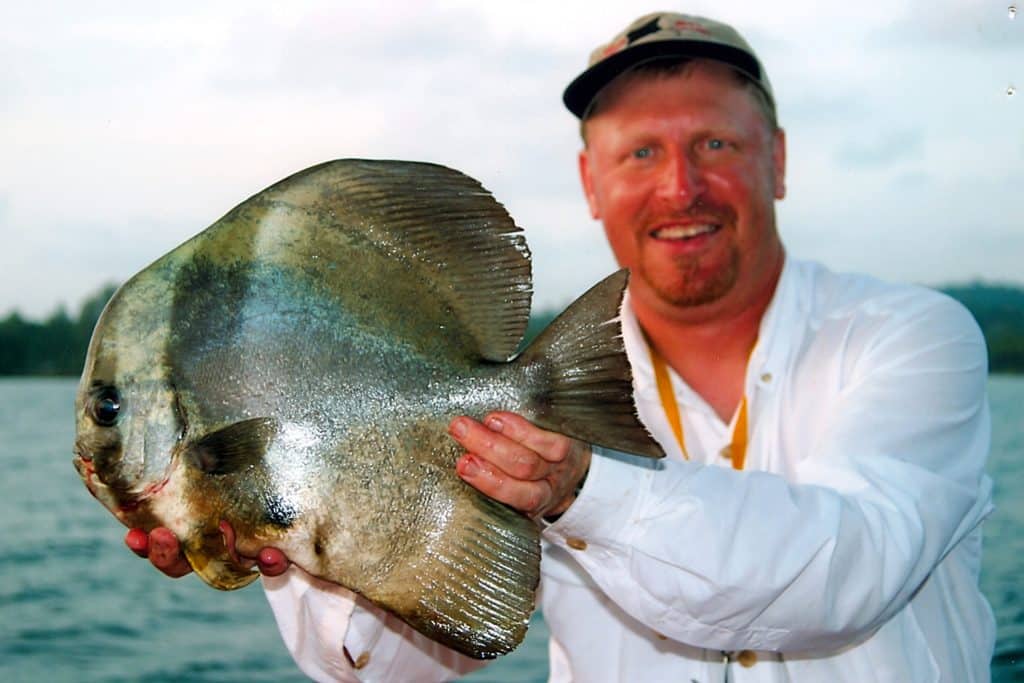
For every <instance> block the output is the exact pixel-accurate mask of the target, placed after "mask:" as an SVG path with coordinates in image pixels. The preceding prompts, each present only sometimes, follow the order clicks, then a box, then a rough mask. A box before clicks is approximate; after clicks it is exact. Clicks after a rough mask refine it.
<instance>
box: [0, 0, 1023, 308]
mask: <svg viewBox="0 0 1024 683" xmlns="http://www.w3.org/2000/svg"><path fill="white" fill-rule="evenodd" d="M8 4H10V5H14V3H8ZM686 8H687V10H688V11H691V12H693V13H698V14H706V15H708V16H715V17H718V18H721V19H723V20H726V21H729V22H732V23H734V24H735V25H736V26H737V27H738V28H739V29H740V30H741V31H742V32H743V33H744V34H745V35H746V36H747V37H748V39H749V40H750V42H751V43H752V44H753V45H754V46H755V47H756V48H757V49H758V51H759V53H760V55H761V57H762V60H763V61H764V62H765V64H766V66H767V69H768V72H769V74H770V76H771V79H772V82H773V85H774V87H775V90H776V94H777V96H778V100H779V110H780V115H781V120H782V123H783V125H784V126H785V127H786V129H787V134H788V144H789V170H788V182H787V184H788V187H789V195H788V197H787V199H786V200H785V201H783V202H782V203H780V205H779V214H780V224H781V229H782V232H783V236H784V239H785V241H786V243H787V245H788V248H789V251H790V253H792V254H794V255H798V256H806V257H813V258H819V259H821V260H823V261H824V262H826V263H828V264H829V265H831V266H832V267H834V268H837V269H854V270H863V271H867V272H870V273H873V274H876V275H879V276H882V277H887V278H893V279H901V280H913V281H920V282H926V283H940V282H948V281H963V280H967V279H972V278H979V277H980V278H986V279H994V280H1011V281H1017V282H1020V281H1021V280H1022V279H1024V278H1022V276H1021V274H1020V273H1021V268H1020V265H1019V262H1020V260H1021V257H1024V218H1022V216H1024V188H1022V184H1024V173H1022V171H1024V93H1018V95H1016V96H1014V97H1008V96H1007V95H1006V94H1005V91H1006V87H1007V86H1008V85H1010V84H1011V83H1016V84H1017V87H1019V88H1021V87H1024V19H1021V18H1018V19H1017V20H1015V21H1010V20H1009V19H1008V16H1007V12H1006V7H1005V5H1002V4H1000V3H997V2H992V1H990V0H985V1H982V0H938V1H936V2H928V3H925V2H922V1H920V0H912V1H908V0H904V1H902V2H884V1H882V0H865V1H864V2H860V3H817V2H810V1H808V2H779V3H774V2H773V3H766V2H758V1H753V0H752V1H749V2H722V1H718V2H709V1H699V2H692V3H688V4H687V6H686ZM642 11H644V10H643V9H642V8H638V6H637V5H636V4H635V3H633V2H627V1H625V0H622V1H615V2H605V3H595V2H587V1H585V0H576V1H571V2H559V3H553V2H534V1H525V2H516V3H487V4H484V3H481V2H478V1H470V0H463V1H454V0H448V1H442V0H436V1H428V0H423V1H420V2H415V1H412V0H408V1H406V2H390V3H369V2H367V3H340V2H307V1H297V2H291V3H280V2H256V1H250V2H242V1H240V0H239V1H234V2H227V1H224V2H217V3H201V2H175V3H170V2H155V3H123V2H82V1H77V2H76V1H72V0H66V1H64V2H61V1H58V0H50V1H48V2H47V1H44V2H35V3H31V4H29V3H19V4H18V5H17V6H13V7H5V8H4V9H2V10H0V62H2V63H3V64H4V65H5V68H4V69H2V70H0V150H2V151H0V156H2V159H3V160H2V162H0V236H2V237H3V245H4V247H3V249H0V316H2V315H4V314H5V313H6V312H7V311H9V310H11V309H13V308H18V309H19V310H20V311H21V312H22V313H24V314H28V315H32V316H42V315H45V314H47V313H49V312H50V311H52V310H53V309H54V307H55V306H56V305H57V303H58V302H64V303H66V304H68V305H69V306H72V307H73V306H77V304H78V303H79V302H80V301H81V300H82V299H84V298H85V297H86V296H88V295H89V294H91V293H92V292H94V291H95V290H96V289H97V288H98V287H99V286H100V285H101V284H103V283H106V282H109V281H120V280H123V279H125V278H126V277H128V276H130V275H131V274H132V273H133V272H135V271H137V270H139V269H140V268H142V267H144V266H145V265H146V264H148V263H149V262H151V261H152V260H154V259H155V258H157V257H158V256H160V255H161V254H162V253H164V252H165V251H167V250H169V249H171V248H173V247H174V246H176V245H177V244H178V243H180V242H181V241H183V240H185V239H186V238H188V237H189V236H191V235H192V234H194V233H196V232H198V231H199V230H201V229H203V228H204V227H206V226H207V225H209V224H210V223H212V222H213V221H215V220H216V219H217V218H219V217H220V216H221V215H222V214H223V213H225V212H226V211H227V210H228V209H230V208H231V207H232V206H234V205H235V204H237V203H238V202H240V201H242V200H243V199H245V198H246V197H248V196H249V195H251V194H253V193H255V192H257V191H259V190H260V189H262V188H263V187H266V186H267V185H270V184H271V183H273V182H274V181H276V180H278V179H280V178H282V177H284V176H286V175H288V174H290V173H292V172H294V171H297V170H299V169H301V168H304V167H306V166H309V165H311V164H314V163H318V162H321V161H324V160H326V159H330V158H337V157H343V156H366V157H375V158H405V159H421V160H428V161H436V162H440V163H445V164H447V165H450V166H453V167H455V168H458V169H460V170H462V171H464V172H466V173H469V174H470V175H472V176H474V177H476V178H478V179H479V180H481V182H483V183H484V185H485V186H486V187H488V188H489V189H490V190H491V191H492V192H493V193H494V194H495V196H496V197H497V198H498V199H499V201H501V202H502V203H504V204H505V205H506V206H507V207H508V209H509V211H510V213H511V214H512V215H513V216H514V217H515V218H516V220H517V222H518V223H519V224H520V225H522V226H523V227H524V228H525V229H526V231H527V239H528V240H529V242H530V245H531V248H532V250H533V252H534V272H535V289H536V292H537V294H536V297H535V300H536V304H535V305H537V306H542V307H552V306H561V305H564V304H566V303H567V302H568V301H569V300H570V299H571V298H573V297H574V296H576V295H578V294H579V293H580V292H582V291H583V290H584V289H586V287H587V286H589V285H590V284H591V283H593V282H594V281H596V280H597V279H599V278H600V277H602V276H603V275H604V274H606V273H607V272H608V271H609V270H611V269H612V268H613V267H614V264H613V261H612V259H611V256H610V254H609V252H608V249H607V247H606V246H605V244H604V240H603V236H602V231H601V227H600V225H598V224H596V223H594V222H592V221H591V220H590V219H589V217H588V215H587V212H586V207H585V204H584V202H583V200H582V196H581V194H580V191H579V189H578V183H577V179H576V162H575V155H576V152H577V149H578V147H579V143H578V139H577V135H576V122H575V119H573V117H572V116H571V115H570V114H568V112H566V111H565V110H564V109H563V108H562V107H561V103H560V98H561V91H562V88H563V87H564V86H565V84H566V83H567V82H568V81H569V80H570V79H571V78H573V77H574V76H575V75H576V74H577V73H578V72H579V70H580V69H581V68H582V66H583V65H584V64H585V60H586V57H587V55H588V53H589V52H590V50H591V49H593V48H594V47H596V46H597V44H598V43H600V42H604V41H606V40H608V39H609V38H611V36H612V35H613V34H614V33H615V32H617V31H618V30H619V29H620V28H621V27H623V26H624V25H625V24H626V23H627V22H628V21H630V20H631V19H633V18H635V16H636V15H637V14H638V13H640V12H642Z"/></svg>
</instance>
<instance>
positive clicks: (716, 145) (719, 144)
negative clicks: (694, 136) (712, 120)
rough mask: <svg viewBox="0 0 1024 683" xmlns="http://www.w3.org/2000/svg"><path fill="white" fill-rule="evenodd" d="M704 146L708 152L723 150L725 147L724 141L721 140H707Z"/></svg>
mask: <svg viewBox="0 0 1024 683" xmlns="http://www.w3.org/2000/svg"><path fill="white" fill-rule="evenodd" d="M704 144H705V146H706V147H707V148H708V149H710V150H719V149H725V148H726V147H727V144H726V142H725V140H723V139H722V138H708V140H707V142H705V143H704Z"/></svg>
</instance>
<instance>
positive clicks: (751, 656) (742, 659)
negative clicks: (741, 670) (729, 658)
mask: <svg viewBox="0 0 1024 683" xmlns="http://www.w3.org/2000/svg"><path fill="white" fill-rule="evenodd" d="M736 661H737V662H739V663H740V666H742V667H745V668H747V669H749V668H750V667H752V666H754V664H757V653H756V652H754V651H753V650H740V651H739V653H738V654H737V655H736Z"/></svg>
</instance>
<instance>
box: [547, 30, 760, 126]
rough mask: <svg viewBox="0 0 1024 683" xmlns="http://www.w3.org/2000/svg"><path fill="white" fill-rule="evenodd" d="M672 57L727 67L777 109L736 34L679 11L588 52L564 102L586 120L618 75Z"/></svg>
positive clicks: (746, 46)
mask: <svg viewBox="0 0 1024 683" xmlns="http://www.w3.org/2000/svg"><path fill="white" fill-rule="evenodd" d="M668 57H701V58H704V59H713V60H715V61H719V62H724V63H726V64H728V65H729V66H731V67H733V68H734V69H736V70H738V71H739V72H740V73H742V74H743V75H745V76H747V77H748V78H749V79H750V80H751V81H753V82H754V84H756V85H757V86H758V87H759V88H760V89H761V90H763V91H764V93H765V94H766V95H767V96H768V101H769V102H770V103H771V105H772V107H774V106H775V96H774V95H773V94H772V86H771V83H769V82H768V74H766V73H765V71H764V67H763V66H761V62H760V60H758V58H757V55H756V54H754V50H753V48H751V47H750V45H749V44H748V43H747V41H746V40H744V39H743V36H741V35H740V34H739V32H737V31H736V29H734V28H733V27H732V26H729V25H728V24H723V23H721V22H719V21H714V20H712V19H706V18H704V17H697V16H692V15H689V14H677V13H675V12H655V13H653V14H646V15H644V16H642V17H640V18H639V19H637V20H636V21H634V22H633V23H631V24H630V25H629V26H627V27H626V29H625V30H624V31H623V32H622V33H619V34H618V35H616V36H615V37H614V38H612V40H611V42H609V43H608V44H606V45H601V46H600V47H598V48H597V49H596V50H594V51H593V52H592V53H590V61H589V62H588V66H587V69H586V70H585V71H584V72H583V73H581V74H580V75H579V76H577V77H576V78H575V80H573V82H572V83H570V84H569V87H567V88H566V89H565V92H564V93H563V94H562V101H563V102H564V103H565V106H566V107H568V108H569V111H571V112H572V113H573V114H575V115H576V116H577V117H579V118H583V115H584V114H585V113H586V111H587V107H589V106H590V103H591V102H592V101H593V99H594V97H595V96H596V95H597V93H598V91H600V90H601V88H603V87H604V86H606V85H608V83H610V82H611V81H612V80H613V79H614V78H615V77H616V76H618V75H619V74H621V73H623V72H625V71H626V70H628V69H630V68H632V67H634V66H637V65H638V64H643V63H644V62H651V61H655V60H658V59H665V58H668Z"/></svg>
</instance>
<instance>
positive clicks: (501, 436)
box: [448, 412, 590, 517]
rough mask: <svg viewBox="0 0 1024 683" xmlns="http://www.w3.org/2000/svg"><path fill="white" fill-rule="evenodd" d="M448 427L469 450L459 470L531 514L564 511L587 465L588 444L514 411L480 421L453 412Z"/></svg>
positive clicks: (494, 495)
mask: <svg viewBox="0 0 1024 683" xmlns="http://www.w3.org/2000/svg"><path fill="white" fill-rule="evenodd" d="M448 431H449V433H450V434H451V435H452V437H454V438H455V440H456V441H458V442H459V443H460V444H461V445H462V446H463V447H464V448H465V449H466V450H467V451H468V452H467V453H466V454H465V455H463V456H462V457H461V458H460V459H459V461H458V462H457V463H456V465H455V471H456V472H457V473H458V475H459V476H460V477H462V479H463V480H464V481H465V482H466V483H468V484H469V485H470V486H473V487H474V488H475V489H477V490H478V491H480V492H481V493H483V494H484V495H487V496H489V497H491V498H494V499H495V500H498V501H500V502H502V503H505V504H507V505H510V506H512V507H514V508H516V509H517V510H520V511H521V512H524V513H526V514H527V515H529V516H531V517H540V516H545V515H557V514H561V513H562V512H564V511H565V510H566V509H567V508H568V507H569V506H570V505H572V502H573V501H574V500H575V499H576V496H575V490H576V486H577V485H578V484H579V482H580V481H581V480H582V479H583V476H584V475H585V474H586V472H587V469H588V468H589V467H590V447H589V446H588V445H587V444H585V443H583V442H581V441H576V440H575V439H571V438H569V437H567V436H563V435H562V434H558V433H556V432H549V431H546V430H543V429H541V428H540V427H537V426H535V425H533V424H531V423H530V422H528V421H527V420H526V419H525V418H522V417H520V416H519V415H516V414H514V413H505V412H499V413H491V414H490V415H488V416H487V417H485V418H484V421H483V424H481V423H479V422H477V421H476V420H473V419H471V418H468V417H457V418H455V419H454V420H452V421H451V424H450V425H449V426H448Z"/></svg>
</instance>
